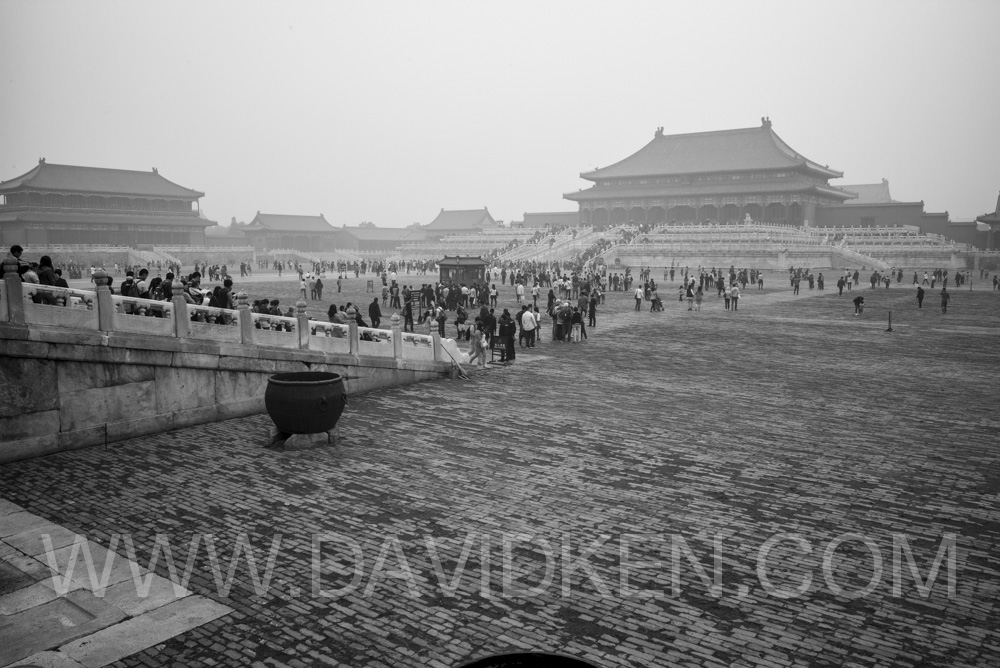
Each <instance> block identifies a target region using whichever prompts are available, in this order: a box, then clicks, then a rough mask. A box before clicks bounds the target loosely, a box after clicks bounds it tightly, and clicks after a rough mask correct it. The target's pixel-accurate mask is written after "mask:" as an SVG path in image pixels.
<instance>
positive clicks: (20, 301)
mask: <svg viewBox="0 0 1000 668" xmlns="http://www.w3.org/2000/svg"><path fill="white" fill-rule="evenodd" d="M3 282H4V285H5V286H6V288H7V299H6V301H5V303H3V304H0V309H2V310H0V318H2V320H3V321H5V322H9V323H12V324H15V325H23V324H24V294H23V290H21V275H20V274H18V273H17V260H16V259H15V258H14V256H13V255H8V256H7V259H5V260H4V262H3Z"/></svg>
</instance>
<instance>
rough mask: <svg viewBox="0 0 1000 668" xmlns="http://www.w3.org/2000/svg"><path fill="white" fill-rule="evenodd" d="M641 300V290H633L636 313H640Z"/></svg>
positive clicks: (639, 288)
mask: <svg viewBox="0 0 1000 668" xmlns="http://www.w3.org/2000/svg"><path fill="white" fill-rule="evenodd" d="M642 298H643V292H642V288H641V287H638V288H636V289H635V310H636V311H641V310H642Z"/></svg>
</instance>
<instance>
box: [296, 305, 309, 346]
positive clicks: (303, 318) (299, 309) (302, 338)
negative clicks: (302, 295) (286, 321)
mask: <svg viewBox="0 0 1000 668" xmlns="http://www.w3.org/2000/svg"><path fill="white" fill-rule="evenodd" d="M306 306H307V304H306V303H305V302H304V301H302V300H301V299H300V300H299V301H297V302H295V318H296V320H297V321H298V323H297V324H296V327H297V328H298V330H299V349H301V350H308V349H309V314H308V313H306Z"/></svg>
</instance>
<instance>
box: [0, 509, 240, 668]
mask: <svg viewBox="0 0 1000 668" xmlns="http://www.w3.org/2000/svg"><path fill="white" fill-rule="evenodd" d="M85 554H89V556H90V559H91V563H93V564H94V569H95V573H94V575H96V576H97V580H96V582H95V581H94V577H93V576H92V575H91V573H90V572H89V569H88V568H87V565H86V562H85V561H84V557H85ZM74 557H75V558H74ZM136 573H138V574H139V576H140V577H141V578H144V579H145V578H148V580H144V582H148V584H149V587H148V590H146V591H142V592H140V591H139V588H138V587H137V583H136V582H135V581H134V579H133V578H134V575H135V574H136ZM104 576H106V577H104ZM102 577H103V578H104V579H103V582H102ZM230 612H232V609H231V608H229V607H227V606H225V605H222V604H220V603H216V602H215V601H212V600H211V599H208V598H205V597H203V596H192V595H191V594H190V592H189V591H187V590H186V589H184V588H182V587H179V586H175V585H174V584H173V583H171V582H170V581H169V580H167V579H166V578H162V577H160V576H158V575H156V574H155V573H154V574H149V573H147V572H146V571H145V569H142V568H140V567H139V566H138V564H134V563H132V562H130V561H128V560H127V559H126V558H124V557H122V556H121V555H119V554H117V553H115V552H109V551H108V549H107V548H105V547H102V546H100V545H97V544H96V543H92V542H90V541H87V540H85V539H84V538H83V536H79V535H77V534H76V533H75V532H73V531H71V530H69V529H67V528H65V527H63V526H60V525H58V524H53V523H51V522H49V521H47V520H45V519H43V518H41V517H39V516H37V515H34V514H32V513H28V512H25V511H24V510H23V509H22V508H21V507H20V506H18V505H17V504H14V503H11V502H10V501H6V500H3V499H0V666H42V667H49V666H51V667H53V668H66V667H72V668H79V667H80V666H87V667H88V668H100V666H105V665H107V664H109V663H113V662H115V661H118V660H119V659H122V658H124V657H126V656H130V655H132V654H135V653H136V652H141V651H142V650H145V649H147V648H149V647H152V646H154V645H157V644H159V643H161V642H164V641H165V640H168V639H170V638H172V637H174V636H176V635H179V634H181V633H184V632H185V631H189V630H191V629H193V628H196V627H198V626H201V625H203V624H206V623H208V622H210V621H212V620H214V619H218V618H219V617H222V616H224V615H227V614H229V613H230Z"/></svg>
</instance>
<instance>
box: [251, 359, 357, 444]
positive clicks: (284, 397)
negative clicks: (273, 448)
mask: <svg viewBox="0 0 1000 668" xmlns="http://www.w3.org/2000/svg"><path fill="white" fill-rule="evenodd" d="M346 405H347V393H346V392H345V391H344V377H343V376H341V375H340V374H339V373H331V372H329V371H299V372H295V373H276V374H274V375H273V376H271V377H270V378H268V379H267V390H266V391H265V392H264V407H265V408H266V409H267V414H268V415H270V416H271V420H273V421H274V426H275V427H277V428H278V430H279V431H283V432H285V433H286V434H318V433H320V432H323V431H330V430H331V429H333V428H334V427H335V426H336V425H337V420H339V419H340V415H341V413H343V412H344V406H346Z"/></svg>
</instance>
